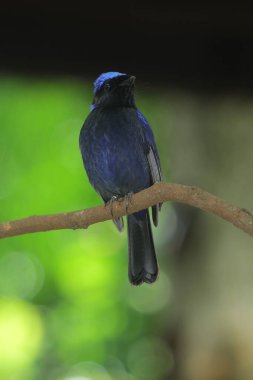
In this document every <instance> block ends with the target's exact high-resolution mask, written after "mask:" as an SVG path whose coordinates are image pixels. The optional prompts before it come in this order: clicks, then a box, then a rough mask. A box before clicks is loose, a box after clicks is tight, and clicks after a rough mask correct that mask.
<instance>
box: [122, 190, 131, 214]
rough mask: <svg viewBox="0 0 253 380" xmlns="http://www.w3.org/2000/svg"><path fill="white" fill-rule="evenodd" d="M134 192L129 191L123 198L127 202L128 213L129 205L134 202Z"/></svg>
mask: <svg viewBox="0 0 253 380" xmlns="http://www.w3.org/2000/svg"><path fill="white" fill-rule="evenodd" d="M133 194H134V193H133V192H131V193H128V194H127V195H125V196H124V198H123V200H124V201H125V202H126V214H127V215H128V209H129V206H130V205H131V204H132V197H133Z"/></svg>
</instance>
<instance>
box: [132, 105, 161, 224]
mask: <svg viewBox="0 0 253 380" xmlns="http://www.w3.org/2000/svg"><path fill="white" fill-rule="evenodd" d="M137 115H138V118H139V120H140V121H141V124H142V132H143V135H144V136H143V137H144V140H145V145H146V147H145V148H146V149H145V151H146V157H147V161H148V164H149V168H150V177H151V184H152V185H153V184H154V183H156V182H161V181H162V171H161V165H160V159H159V155H158V151H157V147H156V144H155V139H154V135H153V132H152V129H151V127H150V125H149V123H148V121H147V120H146V118H145V117H144V116H143V115H142V113H141V112H140V111H139V110H138V111H137ZM159 209H161V204H159V205H155V206H153V207H152V219H153V222H154V225H155V226H157V224H158V211H159Z"/></svg>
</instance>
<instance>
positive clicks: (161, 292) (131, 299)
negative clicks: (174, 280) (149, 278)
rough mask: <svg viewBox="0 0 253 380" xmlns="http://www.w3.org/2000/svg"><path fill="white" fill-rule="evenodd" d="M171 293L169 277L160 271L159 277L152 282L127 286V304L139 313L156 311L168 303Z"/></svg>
mask: <svg viewBox="0 0 253 380" xmlns="http://www.w3.org/2000/svg"><path fill="white" fill-rule="evenodd" d="M171 293H172V291H171V283H170V281H169V278H168V276H167V275H166V274H165V273H163V272H162V271H160V274H159V279H158V281H156V282H155V283H154V284H152V285H146V284H144V285H142V286H139V287H132V286H131V287H129V290H128V304H129V305H130V306H131V307H132V308H133V309H135V310H137V311H138V312H140V313H147V314H149V313H150V314H152V313H156V312H158V311H159V310H161V309H163V308H164V307H165V306H167V305H168V304H169V302H170V299H171Z"/></svg>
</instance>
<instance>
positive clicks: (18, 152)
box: [0, 76, 172, 380]
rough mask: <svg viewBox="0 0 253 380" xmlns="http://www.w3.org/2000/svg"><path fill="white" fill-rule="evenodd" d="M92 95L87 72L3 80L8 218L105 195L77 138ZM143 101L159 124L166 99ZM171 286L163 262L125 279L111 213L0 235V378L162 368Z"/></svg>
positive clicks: (104, 377) (3, 210)
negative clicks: (152, 272)
mask: <svg viewBox="0 0 253 380" xmlns="http://www.w3.org/2000/svg"><path fill="white" fill-rule="evenodd" d="M91 98H92V84H91V83H90V82H89V81H87V82H86V83H81V82H79V81H77V80H72V79H66V78H64V79H62V80H56V79H53V80H52V79H51V80H49V79H33V80H31V79H29V80H26V79H23V78H17V77H10V76H4V77H2V78H1V79H0V171H1V183H0V219H1V221H7V220H11V219H18V218H22V217H25V216H29V215H34V214H49V213H57V212H64V211H72V210H78V209H82V208H87V207H91V206H95V205H97V204H100V203H101V200H100V198H99V197H98V195H97V194H96V193H95V191H94V190H93V189H92V188H91V186H90V184H89V182H88V180H87V177H86V174H85V173H84V170H83V166H82V161H81V156H80V152H79V147H78V136H79V131H80V128H81V126H82V123H83V121H84V119H85V117H86V115H87V114H88V112H89V106H90V102H91ZM139 104H140V105H141V107H140V108H141V109H142V110H143V112H144V113H145V115H146V116H147V118H148V119H149V120H150V121H151V123H152V125H159V124H161V114H162V113H161V109H162V107H163V105H162V104H161V102H158V100H157V99H156V98H155V97H144V96H140V98H139ZM155 134H156V136H157V134H158V131H157V130H155ZM157 139H158V140H159V139H161V140H162V137H160V136H157ZM158 145H159V144H158ZM161 225H163V221H162V223H161ZM156 234H159V231H155V239H156V240H157V245H158V249H159V241H158V240H159V239H157V235H156ZM160 234H161V232H160ZM161 248H162V247H161V244H160V249H161ZM170 294H171V292H170V281H169V278H168V276H167V274H165V273H163V272H161V275H160V279H159V281H158V282H157V283H156V284H155V285H154V286H152V287H148V286H146V285H144V286H142V287H140V288H134V287H132V286H130V285H129V284H128V280H127V245H126V234H125V233H124V234H123V235H120V234H119V233H118V232H117V231H116V229H115V228H114V226H113V224H112V223H111V222H106V223H102V224H97V225H94V226H92V227H91V228H89V229H88V230H87V231H56V232H47V233H38V234H34V235H25V236H20V237H14V238H11V239H6V240H2V241H0V297H1V298H0V342H1V343H0V378H1V379H15V380H23V379H24V380H29V379H48V380H50V379H69V380H70V379H74V378H75V379H77V378H78V379H80V380H81V379H83V380H84V379H85V380H88V379H90V380H93V379H94V380H110V379H117V380H121V379H147V380H148V379H150V380H151V379H156V380H159V379H163V378H164V377H165V376H167V374H168V373H169V372H170V370H171V367H172V356H171V352H170V349H169V347H168V345H167V343H166V342H165V341H164V340H163V339H162V335H163V333H164V331H165V330H166V326H167V325H168V321H167V319H166V318H164V314H163V313H162V310H163V311H164V309H166V308H169V302H170Z"/></svg>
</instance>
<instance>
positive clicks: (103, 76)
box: [94, 71, 126, 93]
mask: <svg viewBox="0 0 253 380" xmlns="http://www.w3.org/2000/svg"><path fill="white" fill-rule="evenodd" d="M121 75H126V74H124V73H118V72H117V71H109V72H108V73H103V74H101V75H99V77H98V78H97V79H96V80H95V82H94V93H96V92H97V91H99V90H100V88H101V87H102V86H103V84H104V82H105V81H106V80H107V79H112V78H116V77H120V76H121Z"/></svg>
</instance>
